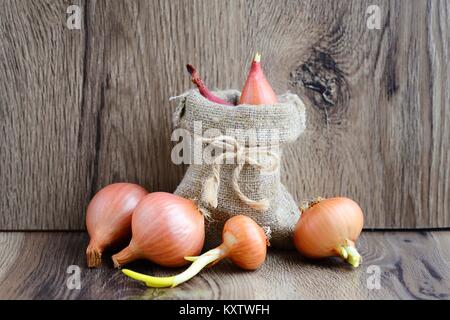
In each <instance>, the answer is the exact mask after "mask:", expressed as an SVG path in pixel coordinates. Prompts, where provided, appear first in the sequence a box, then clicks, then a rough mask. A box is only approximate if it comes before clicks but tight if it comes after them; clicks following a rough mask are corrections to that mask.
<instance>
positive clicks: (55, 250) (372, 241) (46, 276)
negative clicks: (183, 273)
mask: <svg viewBox="0 0 450 320" xmlns="http://www.w3.org/2000/svg"><path fill="white" fill-rule="evenodd" d="M86 245H87V236H86V234H84V233H79V232H69V233H63V232H28V233H20V232H15V233H7V232H3V233H0V266H1V268H0V270H1V271H0V299H205V300H211V299H236V300H242V299H450V270H449V268H448V264H449V263H450V253H449V250H448V248H449V247H450V232H449V231H441V232H366V233H363V235H362V238H361V239H360V242H359V244H358V249H359V250H360V252H361V254H362V256H363V258H364V260H363V263H362V265H361V267H359V268H358V269H352V268H351V267H349V266H347V265H344V264H343V263H342V262H341V261H340V260H338V259H334V258H330V259H325V260H322V261H308V260H305V259H303V258H302V257H300V255H299V254H298V253H296V252H294V251H291V252H288V251H273V250H270V251H269V255H268V258H267V260H266V262H265V263H264V264H263V266H262V267H261V268H260V269H259V270H257V271H255V272H246V271H242V270H239V269H237V268H236V267H235V266H233V265H232V264H231V263H230V262H229V261H224V262H221V263H219V264H217V265H216V266H214V267H213V268H209V269H206V270H204V271H202V272H201V273H200V275H198V276H197V277H195V278H193V279H192V280H190V281H189V282H187V283H184V284H182V285H180V286H178V287H176V288H173V289H151V288H147V287H145V285H143V284H141V283H139V282H136V281H134V280H131V279H129V278H127V277H125V276H124V275H123V274H122V273H121V272H120V271H118V270H115V269H113V267H112V263H111V262H110V260H109V256H110V255H108V254H107V255H105V259H106V261H105V262H104V264H103V266H102V267H101V268H99V269H95V270H88V269H87V268H86V266H85V256H84V252H85V246H86ZM70 265H78V266H79V267H80V268H81V273H80V276H81V289H80V290H69V289H68V288H67V286H66V282H67V279H68V278H69V277H70V276H71V274H69V273H67V268H68V266H70ZM370 266H372V268H373V266H376V267H378V268H379V270H380V288H379V289H369V287H368V286H367V283H368V282H369V283H372V282H371V279H370V277H371V276H372V275H373V271H371V269H369V267H370ZM129 267H130V268H131V269H134V270H139V271H141V272H145V273H149V274H154V275H169V274H173V273H174V272H179V271H180V270H182V269H173V270H170V269H167V268H165V269H164V268H160V267H158V266H155V265H153V264H151V263H149V262H145V261H141V262H136V263H133V264H131V265H130V266H129Z"/></svg>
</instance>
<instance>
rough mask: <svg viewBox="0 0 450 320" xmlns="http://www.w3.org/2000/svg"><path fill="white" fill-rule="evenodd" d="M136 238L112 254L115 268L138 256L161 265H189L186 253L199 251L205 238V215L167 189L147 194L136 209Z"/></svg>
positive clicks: (133, 231) (191, 203)
mask: <svg viewBox="0 0 450 320" xmlns="http://www.w3.org/2000/svg"><path fill="white" fill-rule="evenodd" d="M131 228H132V235H133V236H132V239H131V242H130V244H129V245H128V247H126V248H125V249H123V250H122V251H121V252H119V253H117V254H115V255H114V256H112V259H113V261H114V266H115V267H117V268H118V267H121V266H123V265H124V264H126V263H129V262H131V261H134V260H137V259H147V260H150V261H152V262H154V263H157V264H159V265H161V266H166V267H178V266H182V265H184V264H186V263H187V262H186V260H185V259H184V257H185V256H190V255H196V254H199V253H200V251H201V250H202V248H203V242H204V240H205V221H204V217H203V215H202V214H201V213H200V211H199V210H198V208H197V206H196V205H195V203H194V202H193V201H191V200H187V199H184V198H182V197H179V196H176V195H173V194H171V193H165V192H154V193H150V194H149V195H147V196H146V197H145V198H144V199H142V201H141V202H140V203H139V205H138V206H137V207H136V209H135V210H134V212H133V218H132V221H131Z"/></svg>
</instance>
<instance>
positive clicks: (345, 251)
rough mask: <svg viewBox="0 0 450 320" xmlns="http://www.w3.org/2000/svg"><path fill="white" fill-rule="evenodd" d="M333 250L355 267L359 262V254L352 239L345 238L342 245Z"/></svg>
mask: <svg viewBox="0 0 450 320" xmlns="http://www.w3.org/2000/svg"><path fill="white" fill-rule="evenodd" d="M335 250H336V252H337V253H338V254H339V256H340V257H341V258H342V259H344V260H345V261H347V262H348V263H349V264H351V265H352V266H353V267H355V268H357V267H358V266H359V264H360V263H361V260H362V258H361V255H360V254H359V252H358V250H356V247H355V244H354V243H353V241H350V240H346V241H345V244H344V245H340V246H338V247H337V248H336V249H335Z"/></svg>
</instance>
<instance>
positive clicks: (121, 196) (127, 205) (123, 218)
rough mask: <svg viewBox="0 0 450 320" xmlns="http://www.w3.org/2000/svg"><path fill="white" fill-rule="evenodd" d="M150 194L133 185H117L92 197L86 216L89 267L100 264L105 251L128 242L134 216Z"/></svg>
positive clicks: (111, 185) (109, 186)
mask: <svg viewBox="0 0 450 320" xmlns="http://www.w3.org/2000/svg"><path fill="white" fill-rule="evenodd" d="M147 194H148V192H147V191H146V190H145V189H144V188H142V187H141V186H138V185H137V184H132V183H114V184H110V185H108V186H106V187H104V188H103V189H101V190H100V191H99V192H98V193H97V194H96V195H95V196H94V198H92V200H91V202H90V203H89V206H88V208H87V213H86V227H87V231H88V234H89V236H90V242H89V245H88V247H87V249H86V260H87V265H88V267H90V268H93V267H98V266H100V264H101V257H102V253H103V251H104V250H105V249H106V248H109V247H111V246H115V245H118V244H119V243H121V242H125V241H129V239H130V237H131V214H132V212H133V210H134V208H136V206H137V204H138V202H139V201H140V200H141V199H142V198H143V197H144V196H145V195H147Z"/></svg>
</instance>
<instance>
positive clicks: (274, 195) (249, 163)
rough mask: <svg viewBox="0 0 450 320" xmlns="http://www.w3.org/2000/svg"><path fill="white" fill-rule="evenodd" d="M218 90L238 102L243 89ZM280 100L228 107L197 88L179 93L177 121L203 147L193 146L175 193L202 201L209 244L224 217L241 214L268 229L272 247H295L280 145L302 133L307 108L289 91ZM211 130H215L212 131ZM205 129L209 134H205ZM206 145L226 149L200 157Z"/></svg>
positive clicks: (294, 210) (217, 239)
mask: <svg viewBox="0 0 450 320" xmlns="http://www.w3.org/2000/svg"><path fill="white" fill-rule="evenodd" d="M216 94H217V95H218V96H220V97H222V98H224V99H227V100H229V101H236V99H238V97H239V95H240V92H238V91H235V90H228V91H221V92H216ZM278 101H279V103H278V104H276V105H260V106H251V105H238V106H234V107H233V106H231V107H230V106H225V105H219V104H216V103H213V102H210V101H208V100H207V99H205V98H204V97H203V96H201V95H200V94H199V93H198V91H196V90H193V91H190V92H188V93H186V94H185V95H183V96H182V97H181V100H180V104H179V105H178V108H177V110H176V111H175V113H174V117H173V120H174V125H175V126H176V127H178V128H182V129H184V130H185V131H186V132H188V133H189V134H190V135H191V137H192V138H193V140H192V141H196V142H198V141H200V143H199V144H197V146H200V148H192V149H194V151H192V150H190V152H191V155H192V156H193V157H196V158H191V164H190V165H189V168H188V170H187V172H186V174H185V176H184V178H183V180H182V181H181V183H180V185H179V186H178V188H177V189H176V191H175V194H177V195H180V196H182V197H184V198H188V199H194V200H196V201H198V205H199V206H200V207H201V208H202V211H203V212H204V213H205V214H206V215H207V220H206V239H205V248H211V247H213V246H217V245H219V244H220V243H221V235H222V228H223V225H224V223H225V221H226V220H227V219H229V218H230V217H232V216H234V215H238V214H244V215H247V216H249V217H251V218H252V219H254V220H255V221H256V222H257V223H259V225H260V226H262V227H263V228H265V230H266V232H268V233H269V234H270V243H271V245H272V246H273V247H278V248H292V247H293V243H292V232H293V228H294V227H295V224H296V222H297V220H298V218H299V217H300V212H299V209H298V205H297V204H296V203H295V202H294V200H293V198H292V196H291V195H290V194H289V192H288V191H287V190H286V188H285V186H284V185H283V184H282V183H281V182H280V157H281V151H282V146H283V145H284V144H286V143H289V142H293V141H295V140H296V139H297V138H298V136H299V135H300V134H301V133H302V132H303V130H304V128H305V107H304V104H303V102H302V101H301V99H300V98H299V97H298V96H297V95H294V94H290V93H287V94H284V95H282V96H279V97H278ZM199 125H201V131H199V130H198V129H199ZM209 129H214V131H216V132H213V133H212V134H211V132H210V131H211V130H209ZM206 131H209V133H210V135H207V136H205V135H204V134H203V133H205V132H206ZM230 131H231V132H232V133H233V134H229V133H230ZM194 139H196V140H194ZM191 146H192V144H191ZM207 147H210V148H213V149H215V147H220V148H222V149H219V150H223V152H218V153H216V154H214V153H212V157H211V159H210V161H209V162H206V161H201V159H202V155H204V154H205V150H206V149H205V148H207ZM224 147H225V149H223V148H224ZM184 152H186V150H184ZM209 154H211V152H209ZM194 159H197V160H200V161H197V162H194ZM220 160H222V161H220ZM233 160H234V161H233ZM228 161H231V162H228Z"/></svg>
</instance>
